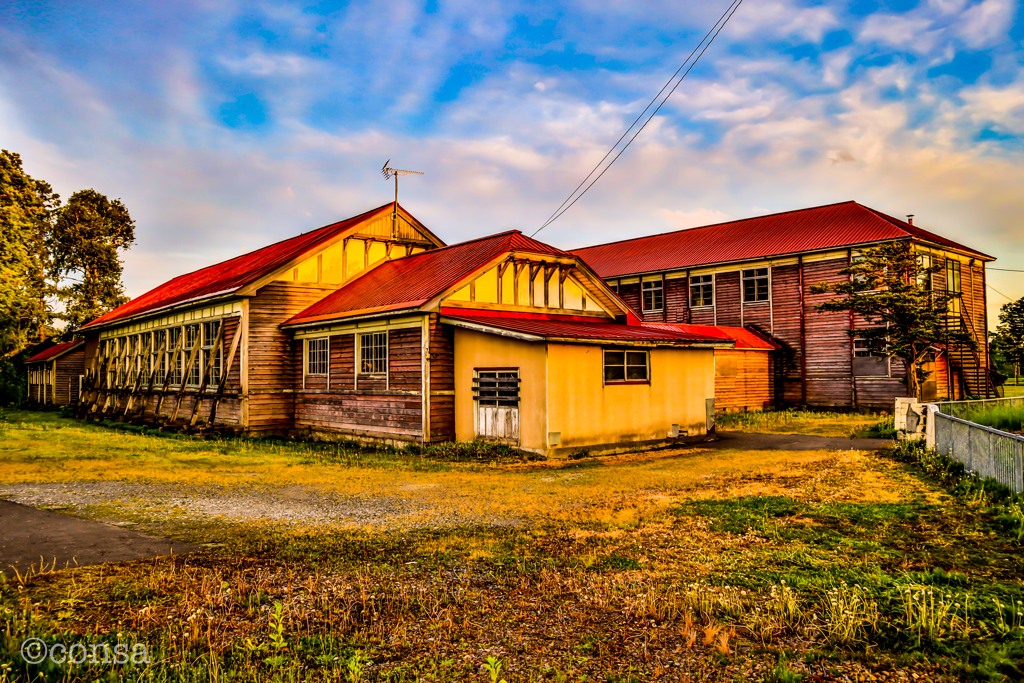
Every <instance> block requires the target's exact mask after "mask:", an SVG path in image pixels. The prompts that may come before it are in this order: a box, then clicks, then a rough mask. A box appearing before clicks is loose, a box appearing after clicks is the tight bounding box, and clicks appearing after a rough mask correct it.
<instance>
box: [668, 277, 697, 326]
mask: <svg viewBox="0 0 1024 683" xmlns="http://www.w3.org/2000/svg"><path fill="white" fill-rule="evenodd" d="M689 314H690V289H689V286H688V284H687V279H686V278H685V277H683V278H674V279H671V280H668V279H666V280H665V317H664V318H663V319H664V320H665V321H666V322H670V323H688V322H689V319H688V316H689Z"/></svg>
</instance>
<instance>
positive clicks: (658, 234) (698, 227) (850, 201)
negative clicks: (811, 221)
mask: <svg viewBox="0 0 1024 683" xmlns="http://www.w3.org/2000/svg"><path fill="white" fill-rule="evenodd" d="M843 204H857V206H860V207H862V208H865V209H866V208H868V207H866V206H864V205H863V204H859V203H857V202H856V201H855V200H853V199H848V200H846V201H843V202H833V203H832V204H821V205H819V206H807V207H804V208H802V209H790V210H789V211H776V212H775V213H766V214H761V215H759V216H748V217H747V218H737V219H735V220H731V221H722V222H721V223H708V224H707V225H696V226H694V227H692V228H681V229H679V230H667V231H665V232H656V233H654V234H651V235H641V236H640V237H628V238H626V239H621V240H614V241H612V242H602V243H601V244H593V245H591V246H589V247H579V248H576V249H567V250H566V251H568V252H569V253H571V254H575V253H576V252H577V251H584V250H585V249H596V248H597V247H608V246H611V245H613V244H622V243H623V242H633V241H635V240H643V239H649V238H651V237H662V236H664V235H676V234H678V233H681V232H692V231H694V230H704V229H705V228H717V227H720V226H723V225H731V224H733V223H742V222H744V221H753V220H757V219H759V218H772V217H773V216H785V215H786V214H790V213H801V212H803V211H814V210H815V209H827V208H829V207H832V206H841V205H843Z"/></svg>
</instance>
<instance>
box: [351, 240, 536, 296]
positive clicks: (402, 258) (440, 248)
mask: <svg viewBox="0 0 1024 683" xmlns="http://www.w3.org/2000/svg"><path fill="white" fill-rule="evenodd" d="M517 232H518V233H520V234H522V231H521V230H506V231H505V232H496V233H494V234H493V235H484V236H483V237H474V238H473V239H471V240H466V241H465V242H456V243H455V244H446V245H445V246H443V247H435V248H434V249H427V250H426V251H421V252H419V253H418V254H406V255H405V256H399V257H397V258H393V259H388V260H387V262H388V263H394V262H395V261H402V260H404V259H408V258H414V257H417V256H423V255H424V254H437V253H439V252H442V251H445V250H446V249H452V248H454V247H461V246H464V245H467V244H473V243H474V242H484V241H486V240H490V239H494V238H495V237H501V236H503V235H510V234H513V233H517ZM368 270H369V269H368ZM346 284H348V283H346Z"/></svg>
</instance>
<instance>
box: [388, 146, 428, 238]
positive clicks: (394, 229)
mask: <svg viewBox="0 0 1024 683" xmlns="http://www.w3.org/2000/svg"><path fill="white" fill-rule="evenodd" d="M390 163H391V159H388V160H387V161H385V162H384V166H383V167H381V169H380V172H381V174H383V176H384V180H391V178H392V176H394V178H395V208H394V211H392V212H391V236H392V237H398V176H400V175H410V174H411V175H423V173H422V172H420V171H405V170H403V169H400V168H391V167H390V166H388V164H390Z"/></svg>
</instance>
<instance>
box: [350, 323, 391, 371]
mask: <svg viewBox="0 0 1024 683" xmlns="http://www.w3.org/2000/svg"><path fill="white" fill-rule="evenodd" d="M374 335H381V336H383V338H384V344H383V349H384V357H383V358H382V359H371V361H376V360H380V361H382V363H383V366H384V367H383V369H382V370H380V371H375V372H363V339H364V338H366V337H372V336H374ZM388 336H389V335H388V331H387V330H378V331H376V332H360V333H358V334H357V335H356V340H355V341H356V352H355V357H356V376H357V377H374V378H384V379H386V378H387V376H388V369H389V368H388V365H389V363H388V353H389V351H390V348H389V346H390V341H391V340H390V339H389V338H388ZM374 347H375V348H380V345H376V344H374Z"/></svg>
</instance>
